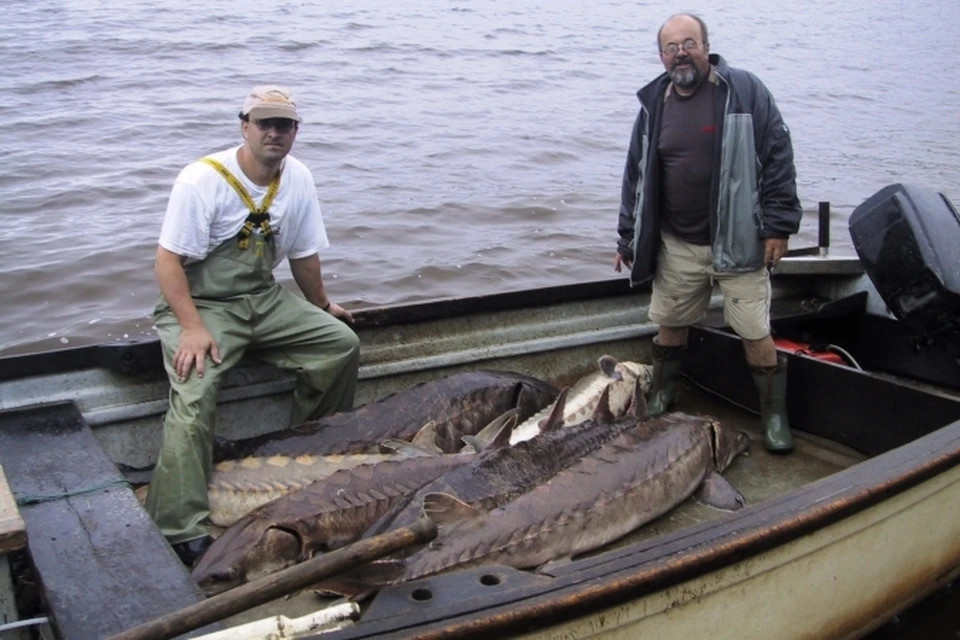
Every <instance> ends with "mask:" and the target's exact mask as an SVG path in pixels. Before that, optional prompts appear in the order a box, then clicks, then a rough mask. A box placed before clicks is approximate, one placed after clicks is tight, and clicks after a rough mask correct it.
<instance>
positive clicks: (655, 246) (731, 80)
mask: <svg viewBox="0 0 960 640" xmlns="http://www.w3.org/2000/svg"><path fill="white" fill-rule="evenodd" d="M710 63H711V64H712V65H714V72H715V73H716V75H717V78H718V80H719V86H718V89H719V91H717V95H718V96H719V99H718V100H717V105H716V109H717V115H718V117H717V122H718V123H719V127H718V131H717V134H718V135H717V147H716V150H715V152H714V164H715V167H716V169H715V171H714V172H713V183H712V185H711V187H710V193H711V203H710V237H711V238H713V244H712V249H713V267H714V269H715V270H717V271H720V272H723V271H726V272H739V271H754V270H756V269H760V268H761V267H763V249H764V247H763V240H764V238H786V237H788V236H789V235H790V234H793V233H796V232H797V230H798V229H799V227H800V218H801V215H802V210H801V208H800V201H799V199H798V198H797V184H796V169H795V168H794V166H793V146H792V144H791V142H790V130H789V129H788V128H787V125H786V124H784V122H783V119H782V118H781V117H780V111H779V109H777V105H776V103H775V102H774V100H773V96H772V95H771V94H770V92H769V91H768V90H767V88H766V87H765V86H764V85H763V83H762V82H761V81H760V79H759V78H757V77H756V76H755V75H753V74H752V73H750V72H749V71H744V70H742V69H734V68H732V67H729V66H727V63H726V62H725V61H724V60H723V58H721V57H720V56H718V55H716V54H711V55H710ZM669 84H670V77H669V75H667V74H666V73H664V74H662V75H661V76H660V77H658V78H657V79H656V80H654V81H653V82H651V83H650V84H648V85H647V86H645V87H644V88H643V89H641V90H640V91H638V92H637V97H638V98H639V99H640V113H639V115H638V116H637V120H636V123H635V124H634V127H633V136H632V137H631V139H630V151H629V153H628V154H627V165H626V167H625V168H624V172H623V188H622V192H621V196H620V219H619V223H618V228H617V231H618V233H619V235H620V238H619V240H618V242H617V251H619V252H620V255H622V256H623V257H625V258H627V259H628V260H632V261H633V268H632V269H631V272H630V283H631V284H632V285H639V284H643V283H645V282H647V281H649V280H651V279H652V278H653V274H654V271H655V269H656V265H657V254H658V253H659V251H660V159H659V157H658V152H657V148H658V146H659V138H660V120H661V118H662V115H663V97H664V94H665V92H666V89H667V86H668V85H669Z"/></svg>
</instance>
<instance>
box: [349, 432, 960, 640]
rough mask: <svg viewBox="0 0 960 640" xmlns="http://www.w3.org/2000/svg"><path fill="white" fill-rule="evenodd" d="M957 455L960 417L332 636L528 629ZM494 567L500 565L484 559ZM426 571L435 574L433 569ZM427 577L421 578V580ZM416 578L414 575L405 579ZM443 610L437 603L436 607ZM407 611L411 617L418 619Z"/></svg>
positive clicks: (951, 462) (816, 523) (877, 497)
mask: <svg viewBox="0 0 960 640" xmlns="http://www.w3.org/2000/svg"><path fill="white" fill-rule="evenodd" d="M958 465H960V420H958V421H955V422H952V423H950V424H947V425H945V426H943V427H941V428H940V429H937V430H935V431H933V432H931V433H929V434H927V435H925V436H922V437H920V438H917V439H916V440H913V441H911V442H909V443H907V444H905V445H902V446H900V447H897V448H895V449H892V450H890V451H888V452H885V453H882V454H879V455H877V456H874V457H872V458H869V459H867V460H864V461H863V462H860V463H858V464H856V465H853V466H851V467H849V468H847V469H844V470H842V471H838V472H836V473H834V474H831V475H830V476H827V477H825V478H822V479H821V480H818V481H815V482H813V483H810V484H808V485H804V486H803V487H798V488H797V489H794V490H793V491H790V492H788V493H786V494H784V495H782V496H779V497H777V498H773V499H770V500H766V501H763V502H761V503H758V504H756V505H748V506H747V507H745V508H744V509H742V510H740V511H738V512H736V513H732V514H728V515H727V516H725V517H721V518H718V519H714V520H710V521H707V522H703V523H700V524H698V525H693V526H690V527H685V528H684V529H682V530H680V531H677V532H675V533H672V534H667V535H665V536H661V537H657V538H651V539H648V540H644V541H640V542H637V543H635V544H632V545H629V546H626V547H621V548H619V549H613V550H610V551H607V552H602V553H600V554H597V555H594V556H590V557H588V558H584V559H580V560H576V561H574V562H572V563H571V564H569V565H566V566H561V567H559V568H558V569H557V570H555V571H553V575H554V576H555V578H554V582H552V583H548V584H542V583H539V584H536V585H520V586H518V587H515V588H511V589H510V591H509V594H508V597H509V601H507V602H497V601H498V600H503V599H504V598H503V596H502V595H500V596H498V595H497V594H495V593H491V594H490V595H488V596H484V597H480V598H477V599H476V601H475V604H474V603H472V606H471V608H470V610H469V611H460V612H458V613H455V614H451V615H450V616H449V617H447V618H445V619H434V620H432V621H423V622H421V623H419V624H415V623H413V622H410V623H408V624H406V625H397V624H396V620H395V619H391V618H385V619H382V620H377V621H371V622H370V623H367V624H364V623H363V622H362V621H361V623H360V624H358V625H357V626H356V627H355V628H354V629H353V630H344V631H343V632H340V633H337V634H334V635H333V636H331V638H355V637H376V636H379V635H381V634H388V633H398V632H402V633H403V635H404V637H416V638H419V639H438V638H454V637H456V638H464V637H476V636H479V635H487V634H491V633H497V634H502V635H509V634H517V633H523V632H529V631H532V630H535V629H538V628H541V629H542V628H543V627H545V626H552V625H556V624H561V623H563V622H568V621H570V620H573V619H576V618H579V617H583V616H585V615H589V614H591V613H595V612H596V611H598V610H603V609H608V608H611V607H615V606H617V605H621V604H624V603H627V602H629V601H632V600H636V599H638V598H641V597H643V596H646V595H650V594H652V593H654V592H657V591H660V590H663V589H665V588H668V587H672V586H675V585H677V584H681V583H683V582H685V581H687V580H690V579H691V578H694V577H696V576H698V575H703V574H705V573H710V572H714V571H717V570H720V569H723V568H726V567H729V566H732V565H735V564H737V563H739V562H742V561H743V560H745V559H747V558H750V557H754V556H757V555H760V554H762V553H764V552H766V551H769V550H771V549H774V548H777V547H780V546H783V545H784V544H786V543H789V542H792V541H794V540H797V539H799V538H802V537H803V536H805V535H808V534H810V533H813V532H815V531H818V530H820V529H823V528H825V527H827V526H830V525H832V524H835V523H837V522H840V521H842V520H844V519H846V518H849V517H851V516H853V515H855V514H857V513H860V512H862V511H864V510H866V509H869V508H870V507H873V506H876V505H878V504H881V503H883V502H884V501H885V500H887V499H889V498H891V497H893V496H896V495H899V494H902V493H904V492H906V491H907V490H909V489H911V488H913V487H915V486H918V485H920V484H922V483H923V482H925V481H927V480H930V479H932V478H934V477H936V476H938V475H939V474H941V473H944V472H945V471H948V470H950V469H952V468H954V467H956V466H958ZM488 569H489V571H490V572H494V571H495V570H496V567H495V566H490V567H488ZM428 580H429V579H428ZM423 582H424V581H419V584H422V583H423ZM404 588H407V589H416V588H423V587H418V582H414V583H409V584H408V585H404ZM439 615H441V612H439V611H438V612H436V616H439ZM415 617H416V616H415V615H410V616H408V617H407V620H412V619H413V618H415Z"/></svg>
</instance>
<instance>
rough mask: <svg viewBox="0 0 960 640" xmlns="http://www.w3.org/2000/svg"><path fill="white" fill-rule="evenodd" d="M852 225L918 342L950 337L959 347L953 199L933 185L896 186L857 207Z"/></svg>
mask: <svg viewBox="0 0 960 640" xmlns="http://www.w3.org/2000/svg"><path fill="white" fill-rule="evenodd" d="M849 225H850V236H851V238H852V239H853V246H854V248H855V249H856V251H857V254H858V255H859V256H860V261H861V263H862V264H863V267H864V269H865V270H866V272H867V275H868V276H869V277H870V280H871V281H872V282H873V284H874V286H875V287H876V288H877V292H878V293H879V294H880V297H881V298H883V301H884V302H885V303H886V304H887V307H888V308H889V309H890V312H891V313H892V314H893V315H894V316H895V317H896V318H897V319H898V320H900V321H901V322H903V323H904V324H906V325H908V326H909V327H910V329H911V330H912V332H913V333H914V335H915V336H916V338H917V343H918V345H919V344H932V343H933V342H935V341H938V340H939V339H944V338H945V339H946V342H947V343H948V346H949V345H951V343H952V344H953V345H956V343H957V337H958V336H957V334H960V215H958V213H957V210H956V208H955V207H954V206H953V204H952V203H951V202H950V200H949V199H947V197H946V196H945V195H943V194H942V193H940V192H937V191H934V190H932V189H926V188H922V187H917V186H913V185H906V184H893V185H890V186H888V187H884V188H883V189H881V190H880V191H878V192H877V193H875V194H874V195H872V196H871V197H869V198H867V199H866V200H865V201H864V202H863V203H862V204H861V205H860V206H858V207H857V208H856V209H854V211H853V213H852V214H851V215H850V221H849ZM952 350H953V349H951V351H952ZM955 355H956V354H955Z"/></svg>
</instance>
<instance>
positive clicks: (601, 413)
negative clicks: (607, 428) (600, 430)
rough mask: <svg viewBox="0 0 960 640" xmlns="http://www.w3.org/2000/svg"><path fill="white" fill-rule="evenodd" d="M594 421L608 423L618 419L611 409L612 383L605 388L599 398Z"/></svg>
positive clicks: (594, 411)
mask: <svg viewBox="0 0 960 640" xmlns="http://www.w3.org/2000/svg"><path fill="white" fill-rule="evenodd" d="M592 419H593V421H594V422H596V423H598V424H607V423H608V422H613V421H614V420H616V416H614V415H613V411H610V385H609V384H608V385H607V386H605V387H604V388H603V393H601V394H600V398H599V399H598V400H597V406H596V408H594V410H593V418H592Z"/></svg>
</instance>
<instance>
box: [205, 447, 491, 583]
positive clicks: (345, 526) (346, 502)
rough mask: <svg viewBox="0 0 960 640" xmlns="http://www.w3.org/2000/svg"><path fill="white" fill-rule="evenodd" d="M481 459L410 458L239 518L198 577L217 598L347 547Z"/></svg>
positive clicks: (330, 481)
mask: <svg viewBox="0 0 960 640" xmlns="http://www.w3.org/2000/svg"><path fill="white" fill-rule="evenodd" d="M475 457H476V456H475V455H474V454H466V453H464V454H450V455H441V456H427V457H423V458H407V459H399V460H388V461H384V462H381V463H380V464H376V465H362V466H358V467H354V468H352V469H342V470H340V471H337V472H336V473H333V474H332V475H330V476H329V477H328V478H327V479H325V480H324V481H323V482H315V483H313V484H310V485H308V486H306V487H304V488H302V489H298V490H296V491H291V492H290V493H287V494H286V495H284V496H283V497H281V498H279V499H277V500H275V501H273V502H271V503H269V504H265V505H263V506H261V507H259V508H257V509H255V510H253V511H251V512H250V513H249V514H247V515H246V516H244V517H243V518H241V519H240V520H239V521H238V522H237V523H236V524H234V525H233V526H232V527H230V528H229V529H227V530H226V531H225V532H224V533H223V535H221V536H220V537H219V538H217V540H216V541H215V542H214V543H213V545H211V546H210V548H209V549H208V550H207V552H206V553H205V554H204V555H203V556H202V557H201V559H200V561H199V563H197V566H196V567H195V568H194V569H193V572H192V576H193V578H194V580H196V582H197V584H199V585H200V587H201V589H202V590H203V592H204V593H206V594H207V595H208V596H212V595H214V594H217V593H220V592H222V591H226V590H227V589H231V588H233V587H236V586H239V585H241V584H243V583H245V582H247V581H249V580H255V579H257V578H260V577H263V576H265V575H267V574H270V573H272V572H274V571H279V570H280V569H284V568H286V567H288V566H291V565H293V564H296V563H298V562H302V561H304V560H306V559H308V558H310V557H311V556H313V555H314V554H315V553H318V552H323V551H326V550H330V549H336V548H338V547H341V546H343V545H345V544H348V543H350V542H352V541H354V540H356V539H357V538H359V537H360V535H361V534H362V533H363V531H364V530H365V529H366V528H367V527H368V526H369V525H370V523H371V522H373V521H374V520H376V519H377V518H378V517H380V516H381V515H382V514H383V513H385V512H386V511H387V510H389V509H390V508H392V507H393V506H395V505H396V504H397V503H398V502H401V501H405V500H407V499H409V497H410V496H411V495H412V494H413V493H414V492H415V491H416V490H417V489H419V488H420V487H421V486H423V485H424V484H426V483H428V482H430V481H431V480H433V479H434V478H436V477H438V476H440V475H442V474H443V473H446V472H448V471H450V470H452V469H455V468H456V467H458V466H460V465H463V464H466V463H467V462H469V461H471V460H473V459H474V458H475Z"/></svg>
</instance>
